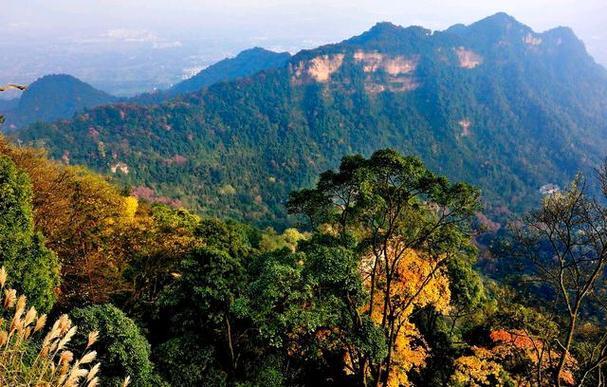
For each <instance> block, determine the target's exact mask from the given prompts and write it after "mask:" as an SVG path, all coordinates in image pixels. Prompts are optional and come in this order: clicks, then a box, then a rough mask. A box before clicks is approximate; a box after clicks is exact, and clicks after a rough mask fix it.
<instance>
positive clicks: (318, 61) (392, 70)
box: [291, 50, 419, 94]
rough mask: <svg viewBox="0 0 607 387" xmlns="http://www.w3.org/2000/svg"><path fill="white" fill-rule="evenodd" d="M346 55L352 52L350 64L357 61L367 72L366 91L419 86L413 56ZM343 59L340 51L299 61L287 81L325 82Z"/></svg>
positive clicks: (416, 59)
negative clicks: (381, 75)
mask: <svg viewBox="0 0 607 387" xmlns="http://www.w3.org/2000/svg"><path fill="white" fill-rule="evenodd" d="M349 55H352V57H351V58H352V59H353V60H354V63H359V64H361V65H362V68H363V71H364V72H365V73H367V74H368V75H367V78H366V79H365V90H366V91H367V92H368V93H370V94H377V93H381V92H383V91H386V90H388V91H392V92H406V91H410V90H414V89H416V88H417V87H419V84H418V82H417V81H416V80H415V79H414V78H413V77H412V73H413V72H414V71H415V69H416V68H417V64H418V62H419V57H417V56H416V57H411V58H407V57H405V56H402V55H398V56H390V55H386V54H381V53H379V52H365V51H362V50H359V51H356V52H355V53H354V54H349ZM345 58H346V54H343V53H340V54H333V55H321V56H317V57H315V58H312V59H310V60H308V61H301V62H299V63H298V64H297V65H296V66H295V67H294V68H293V69H292V77H291V81H292V82H293V83H295V84H303V83H307V82H319V83H328V82H329V81H330V80H331V75H332V74H334V73H335V72H337V71H338V70H339V69H340V68H341V66H342V65H343V63H344V59H345ZM376 74H377V76H376ZM379 74H384V75H385V77H380V76H379Z"/></svg>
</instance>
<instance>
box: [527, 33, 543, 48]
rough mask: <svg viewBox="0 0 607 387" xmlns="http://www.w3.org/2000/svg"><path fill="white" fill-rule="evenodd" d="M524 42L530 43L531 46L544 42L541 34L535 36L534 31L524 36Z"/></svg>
mask: <svg viewBox="0 0 607 387" xmlns="http://www.w3.org/2000/svg"><path fill="white" fill-rule="evenodd" d="M523 43H525V44H528V45H530V46H539V45H540V44H542V38H540V37H539V36H535V35H533V34H532V33H528V34H527V35H525V37H524V38H523Z"/></svg>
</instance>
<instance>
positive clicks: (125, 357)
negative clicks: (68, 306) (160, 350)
mask: <svg viewBox="0 0 607 387" xmlns="http://www.w3.org/2000/svg"><path fill="white" fill-rule="evenodd" d="M70 315H71V317H72V320H73V321H74V323H75V324H76V325H77V326H78V327H79V329H80V331H83V332H88V331H95V332H99V334H100V336H99V344H98V345H97V359H99V361H100V362H101V363H102V364H103V377H101V382H102V383H103V385H109V386H120V385H121V384H122V379H123V378H124V375H128V376H130V378H131V381H132V384H133V385H134V386H149V385H158V383H159V380H158V379H157V377H156V376H155V374H154V366H153V364H152V362H151V361H150V344H149V343H148V341H147V339H146V338H145V337H144V336H143V334H142V333H141V331H140V330H139V327H137V325H136V324H135V322H134V321H133V320H131V319H130V318H129V317H128V316H126V315H125V314H124V312H122V311H121V310H120V309H118V308H116V307H115V306H113V305H111V304H105V305H94V306H88V307H84V308H76V309H73V310H72V311H71V312H70ZM87 340H88V338H87V337H86V336H84V335H81V334H76V336H75V337H74V339H73V341H74V343H75V344H76V345H80V344H82V343H86V341H87Z"/></svg>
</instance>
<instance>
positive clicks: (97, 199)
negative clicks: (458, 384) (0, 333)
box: [0, 139, 138, 303]
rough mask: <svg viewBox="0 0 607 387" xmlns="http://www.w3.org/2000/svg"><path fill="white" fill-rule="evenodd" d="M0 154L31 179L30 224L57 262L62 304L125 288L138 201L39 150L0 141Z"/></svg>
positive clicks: (100, 298) (99, 298) (99, 299)
mask: <svg viewBox="0 0 607 387" xmlns="http://www.w3.org/2000/svg"><path fill="white" fill-rule="evenodd" d="M0 154H3V155H6V156H7V157H9V158H10V159H11V160H12V161H13V162H14V163H15V164H16V165H17V166H18V167H19V168H20V169H22V170H23V171H24V172H26V173H27V175H28V176H29V178H30V180H31V182H32V187H33V190H32V192H33V193H32V204H33V220H34V227H35V229H36V230H39V231H41V232H42V233H43V234H44V235H45V236H46V238H47V240H46V245H47V246H48V247H49V248H51V249H52V250H53V251H55V252H56V254H57V256H58V258H59V261H60V263H61V275H62V279H63V280H62V284H61V294H60V297H59V300H60V302H62V303H72V302H76V301H77V300H84V299H86V300H88V301H92V302H105V301H107V300H108V299H109V298H111V297H112V296H114V295H115V294H117V293H120V292H124V291H125V290H126V289H127V284H126V283H125V282H124V281H123V279H122V273H123V270H124V269H125V268H126V265H127V261H128V256H129V254H130V251H129V247H130V244H129V243H127V241H128V238H130V237H131V236H133V233H132V227H131V224H132V222H133V220H134V216H135V213H136V210H137V205H138V203H137V200H136V199H135V198H134V197H125V196H122V195H121V193H120V191H119V190H118V189H117V188H116V187H115V186H113V185H111V184H110V183H109V182H108V181H107V180H106V179H105V178H104V177H102V176H100V175H97V174H95V173H92V172H90V171H88V170H86V169H85V168H82V167H70V166H65V165H61V164H59V163H57V162H54V161H51V160H48V159H47V158H46V156H45V153H44V152H43V151H41V150H37V149H32V148H26V147H15V146H13V145H11V144H9V143H7V142H6V140H4V139H0Z"/></svg>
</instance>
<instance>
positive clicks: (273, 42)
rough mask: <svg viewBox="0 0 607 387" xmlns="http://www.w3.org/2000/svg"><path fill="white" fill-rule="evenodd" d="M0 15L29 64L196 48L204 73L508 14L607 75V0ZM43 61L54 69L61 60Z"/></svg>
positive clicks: (112, 2) (105, 2)
mask: <svg viewBox="0 0 607 387" xmlns="http://www.w3.org/2000/svg"><path fill="white" fill-rule="evenodd" d="M0 5H1V8H2V12H0V48H2V47H3V45H4V47H6V46H7V45H12V46H13V47H15V46H16V47H18V48H20V49H21V50H20V51H21V55H20V56H18V58H19V61H26V62H27V61H28V60H29V57H28V56H27V52H28V47H30V46H31V47H33V46H34V45H39V46H40V45H42V46H44V48H45V50H47V51H48V52H51V53H52V50H53V49H55V50H56V51H59V50H60V49H62V48H63V47H67V46H70V47H76V46H75V45H77V47H78V49H72V50H71V51H70V53H69V55H73V56H74V57H77V56H78V55H79V51H78V50H84V51H86V49H85V48H86V47H87V46H90V47H97V46H95V45H102V44H104V46H103V47H105V48H104V50H105V49H108V47H109V49H112V48H113V47H119V46H120V45H121V44H145V45H146V47H149V48H150V49H153V50H171V49H172V50H173V52H180V53H181V52H183V53H186V52H187V55H188V58H189V57H190V56H193V55H194V54H193V53H194V51H195V50H194V47H196V50H198V51H196V52H197V53H198V54H200V55H199V60H200V62H201V63H200V64H199V65H200V67H204V66H205V65H208V64H209V63H207V62H211V61H214V60H218V59H221V58H223V57H225V56H228V55H233V54H235V53H236V52H237V51H239V50H242V49H245V48H249V47H252V46H262V47H265V48H268V49H274V50H281V51H282V50H286V51H291V52H296V51H297V50H299V49H302V48H311V47H315V46H318V45H320V44H324V43H330V42H336V41H341V40H343V39H346V38H348V37H351V36H353V35H358V34H360V33H361V32H363V31H365V30H367V29H369V28H370V27H371V26H372V25H373V24H375V23H376V22H379V21H390V22H392V23H395V24H399V25H403V26H408V25H421V26H424V27H426V28H430V29H433V30H441V29H445V28H447V27H449V26H450V25H453V24H456V23H464V24H470V23H472V22H474V21H477V20H479V19H482V18H483V17H486V16H489V15H491V14H494V13H496V12H500V11H504V12H507V13H508V14H510V15H512V16H514V17H515V18H516V19H518V20H519V21H520V22H522V23H525V24H527V25H529V26H530V27H531V28H533V29H534V30H535V31H537V32H541V31H544V30H547V29H550V28H553V27H556V26H568V27H571V28H572V29H573V30H574V31H575V33H576V34H577V35H578V37H580V38H581V39H582V40H583V41H584V43H585V44H586V47H587V49H588V51H589V52H590V54H591V55H593V56H594V58H595V59H596V60H597V61H598V62H600V63H602V64H603V65H606V66H607V27H606V26H607V0H576V1H573V0H508V1H492V0H472V1H466V0H442V1H439V0H429V1H421V0H416V1H411V0H391V1H385V0H347V1H346V0H306V1H304V0H258V1H254V0H248V1H245V0H232V1H230V0H223V1H210V0H0ZM99 47H101V46H99ZM186 48H188V49H189V48H191V50H190V51H188V50H186ZM179 50H182V51H179ZM34 52H35V51H34V50H32V53H34ZM167 52H168V51H167ZM36 55H41V54H40V53H39V52H36ZM49 55H50V54H49ZM63 55H64V56H65V55H68V54H66V53H64V54H63ZM183 55H186V54H183ZM158 56H159V55H158ZM30 57H32V58H33V57H34V55H33V54H32V55H30ZM32 60H33V59H32ZM42 60H43V62H44V61H46V62H50V63H48V64H46V65H50V66H51V67H52V65H53V62H52V60H51V59H46V60H45V58H42ZM152 62H153V60H152ZM173 62H175V60H173ZM173 62H172V63H173ZM203 62H204V63H203ZM163 65H166V66H168V68H170V69H171V71H175V70H174V69H172V67H171V65H170V64H163ZM72 66H74V65H72ZM68 67H69V66H68ZM15 68H16V70H15V71H17V72H18V71H19V70H18V69H17V67H16V66H15ZM20 68H23V69H27V68H29V67H27V66H25V67H19V69H20ZM91 68H93V67H91ZM196 69H197V64H196V58H194V59H192V58H190V59H189V61H188V63H184V65H183V66H182V68H181V69H180V71H182V72H187V71H189V70H192V71H194V70H196ZM23 71H25V70H23ZM31 71H32V74H33V73H34V71H33V70H31ZM7 72H10V68H7V67H6V66H5V68H4V74H6V73H7ZM90 72H94V70H90ZM1 76H2V69H0V78H1ZM15 76H16V77H18V76H19V74H15ZM176 76H177V75H176ZM0 80H1V79H0Z"/></svg>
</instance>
